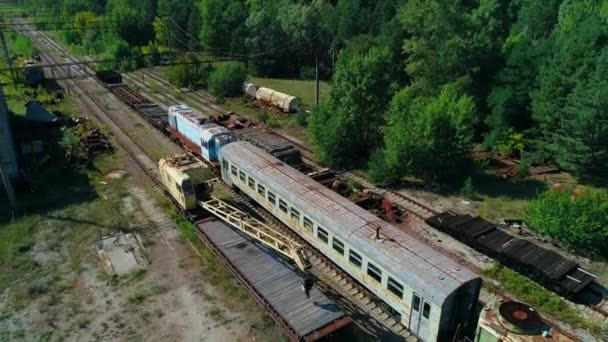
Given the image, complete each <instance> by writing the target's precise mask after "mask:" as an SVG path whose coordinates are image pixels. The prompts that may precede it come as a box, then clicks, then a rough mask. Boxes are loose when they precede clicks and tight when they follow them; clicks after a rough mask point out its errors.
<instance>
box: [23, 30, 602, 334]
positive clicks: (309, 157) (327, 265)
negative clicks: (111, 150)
mask: <svg viewBox="0 0 608 342" xmlns="http://www.w3.org/2000/svg"><path fill="white" fill-rule="evenodd" d="M34 32H37V31H34ZM37 34H40V37H42V38H41V39H43V40H45V41H46V42H47V43H46V44H47V45H48V46H49V47H51V48H53V49H55V50H56V51H59V52H60V53H62V54H66V53H67V50H66V49H65V48H63V47H62V46H61V45H59V44H57V43H56V42H54V41H53V40H52V39H50V38H48V37H46V36H44V35H43V34H41V33H37ZM65 58H66V59H68V60H70V61H78V59H76V58H74V57H71V56H69V55H68V56H67V57H65ZM50 62H53V63H56V60H54V59H53V58H52V57H51V61H50ZM72 72H73V73H75V74H77V75H78V74H79V76H81V77H83V78H87V77H89V75H91V74H93V72H89V70H87V69H86V68H85V69H80V70H76V69H74V70H73V71H68V70H64V74H65V75H69V74H72ZM146 75H147V76H148V78H150V79H153V80H155V82H156V83H157V84H159V85H161V86H164V87H168V86H170V85H169V83H168V82H167V81H164V80H162V78H161V77H160V76H158V75H157V74H155V73H151V72H147V73H146ZM127 77H128V78H130V79H132V80H136V82H135V83H139V84H142V85H143V86H144V87H146V88H148V86H147V85H145V84H143V83H141V81H139V80H137V78H136V77H134V76H131V75H128V76H127ZM66 83H67V84H71V85H73V86H74V89H78V90H77V92H78V93H79V95H81V98H82V97H83V96H85V97H86V98H88V100H87V101H83V102H85V105H87V107H89V108H90V109H91V111H92V112H93V113H95V115H96V116H98V114H97V111H100V110H101V111H102V112H103V111H104V109H103V108H104V106H103V104H100V103H99V101H98V100H96V99H95V98H94V97H92V96H90V95H89V94H88V92H87V90H86V89H84V88H83V87H81V86H79V85H77V82H75V81H72V80H68V81H66ZM192 94H195V93H194V92H190V93H184V95H186V96H189V97H190V98H192V97H194V95H192ZM155 95H156V96H155ZM155 95H152V96H151V97H154V98H156V99H157V100H159V97H163V96H164V95H163V94H155ZM196 98H197V99H196V101H195V102H196V103H198V104H199V105H200V106H203V107H205V108H207V111H213V112H214V113H224V112H225V111H223V110H222V109H221V108H219V107H217V106H215V104H213V103H211V101H210V100H209V99H208V98H206V97H204V96H202V95H201V96H196ZM86 102H88V103H86ZM91 102H92V103H93V104H91ZM159 102H162V103H163V104H165V105H172V104H174V103H176V102H180V101H179V100H178V99H175V98H173V97H171V96H164V99H163V100H162V101H161V100H159ZM95 107H97V108H96V109H95ZM218 108H219V109H218ZM105 115H106V116H108V118H106V119H104V117H103V115H100V116H98V118H99V119H100V121H103V122H105V123H106V124H108V126H110V128H112V130H113V131H114V132H116V131H115V128H116V129H118V130H121V131H122V128H121V125H120V123H119V122H117V120H116V119H115V118H113V117H112V115H111V114H108V113H105ZM106 120H109V121H106ZM110 122H111V123H110ZM112 123H113V124H112ZM122 133H123V134H116V135H117V136H119V138H120V135H127V137H128V138H129V139H130V140H131V142H129V143H127V144H126V146H125V145H123V142H121V143H120V144H121V146H123V147H124V148H125V150H126V151H128V153H129V155H130V157H131V158H132V159H133V161H134V162H135V163H136V164H137V166H138V168H139V169H141V170H142V171H143V172H144V173H145V174H146V175H148V176H149V177H150V178H151V179H152V180H153V181H154V183H155V188H156V190H157V191H159V192H163V191H162V189H161V187H160V186H159V185H158V180H157V178H156V177H155V175H154V173H155V169H156V163H154V158H151V157H150V156H147V157H148V158H149V159H150V160H151V161H152V163H151V162H150V160H149V161H145V158H143V159H144V160H141V159H142V156H144V155H147V154H146V153H145V148H144V147H145V146H141V144H139V143H138V142H137V140H136V139H133V137H130V136H129V133H128V132H126V131H123V132H122ZM274 133H275V134H277V135H279V136H281V137H282V138H283V139H285V140H287V141H289V142H290V143H292V144H293V145H294V146H296V147H297V148H298V149H300V151H301V153H302V156H303V158H304V159H305V160H306V161H307V162H309V163H312V164H313V165H316V163H315V162H314V155H313V153H312V151H311V150H310V149H309V148H308V147H306V146H304V145H303V144H301V143H300V142H298V141H295V140H293V139H291V138H289V137H288V136H285V135H283V134H280V133H278V132H274ZM121 140H122V139H121ZM132 144H135V145H136V146H137V147H138V148H139V151H137V148H132V147H133V146H132ZM146 148H147V147H146ZM134 151H135V152H134ZM151 164H152V165H153V166H152V167H151V166H150V165H151ZM339 175H341V176H342V177H343V178H344V179H347V180H348V179H352V180H353V181H356V182H359V183H360V184H362V185H363V186H365V187H367V188H370V189H372V190H373V191H377V193H379V194H382V195H384V196H386V197H387V198H388V199H389V200H391V201H393V202H394V203H396V204H398V205H400V206H402V207H403V208H405V209H407V210H408V211H409V212H410V213H412V214H413V216H415V217H417V218H419V219H421V220H424V219H426V218H428V217H430V216H433V215H435V214H436V212H435V211H434V210H433V209H432V208H430V207H428V206H426V205H424V204H421V203H419V202H418V201H417V200H415V199H413V198H410V197H409V196H407V195H404V194H402V193H399V192H396V191H393V190H387V189H378V188H375V187H374V186H373V185H372V184H371V183H369V182H368V181H367V180H366V179H365V178H364V177H363V176H361V175H358V174H357V173H356V172H347V171H343V172H340V173H339ZM258 210H259V208H258ZM260 215H261V216H262V217H264V218H265V219H273V220H274V221H275V222H276V219H274V217H272V215H270V214H269V213H263V214H260ZM279 224H280V223H279ZM314 254H315V253H313V255H314ZM317 259H318V260H319V261H316V260H317ZM312 260H315V266H316V269H320V270H321V271H322V272H319V276H320V278H322V279H323V280H324V281H326V282H328V283H331V284H333V285H334V286H335V287H336V288H337V291H339V294H340V295H343V296H345V297H346V298H348V299H349V301H350V302H352V303H355V304H356V305H357V306H358V307H360V308H362V309H364V311H365V312H366V313H367V314H368V315H370V316H371V317H374V318H377V320H378V321H380V322H382V321H383V318H384V319H385V320H388V322H387V323H386V324H385V326H389V329H391V330H392V331H393V332H395V333H398V332H399V331H401V329H399V328H397V329H394V327H395V326H397V327H398V326H399V324H398V323H396V325H392V326H391V324H392V321H390V320H389V319H392V320H393V321H395V322H396V320H394V319H393V318H392V317H391V316H390V314H389V313H388V312H386V311H384V310H383V309H382V308H381V306H380V305H379V304H378V303H377V302H376V301H375V300H373V299H370V298H369V297H366V296H365V295H361V293H362V291H360V290H363V291H366V290H365V289H362V288H361V287H360V286H359V285H357V284H352V282H351V281H349V280H348V279H347V277H348V276H346V275H345V274H344V273H343V272H341V271H340V270H338V269H335V266H333V267H332V265H333V264H332V263H331V262H330V261H328V260H327V259H326V258H324V257H323V256H321V255H319V254H318V252H316V256H313V258H312ZM351 285H352V287H351ZM344 287H347V288H348V290H347V293H344V291H343V289H344ZM351 292H352V296H349V295H350V294H351ZM497 294H500V295H501V296H502V297H504V298H508V296H506V295H505V294H502V293H501V292H497ZM357 297H360V300H358V299H357ZM603 302H606V300H604V301H603ZM366 306H367V310H365V308H366ZM588 307H589V308H590V309H592V310H594V311H597V312H600V313H602V314H603V315H604V316H605V317H606V314H607V312H606V310H605V309H603V308H599V307H595V306H591V305H590V306H588ZM368 311H369V312H370V313H368ZM374 311H375V312H377V313H378V314H377V315H374ZM554 326H555V325H554ZM403 329H405V328H403ZM560 330H561V329H560ZM405 331H406V332H407V330H405ZM562 331H563V330H562ZM402 336H404V335H402ZM408 339H415V337H413V336H409V337H408Z"/></svg>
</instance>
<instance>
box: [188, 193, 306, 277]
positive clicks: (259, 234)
mask: <svg viewBox="0 0 608 342" xmlns="http://www.w3.org/2000/svg"><path fill="white" fill-rule="evenodd" d="M199 205H200V206H201V207H203V208H204V209H206V210H207V211H209V212H210V213H211V214H213V215H215V216H217V217H218V218H219V219H221V220H223V221H224V222H226V223H228V224H229V225H231V226H233V227H234V228H236V229H238V230H240V231H242V232H243V233H245V234H247V235H249V236H251V237H252V238H254V239H256V240H258V241H260V242H262V243H263V244H265V245H266V246H268V247H270V248H272V249H273V250H275V251H276V252H278V253H280V254H282V255H283V256H285V257H287V258H289V259H291V260H293V261H294V262H295V263H296V265H297V266H298V267H299V268H300V269H301V270H303V271H306V270H307V265H308V264H309V263H308V261H307V260H306V253H305V251H304V246H302V245H301V244H299V243H297V242H296V241H294V240H293V239H292V238H290V237H289V236H287V235H285V234H282V233H280V232H279V231H277V230H276V229H274V228H272V227H270V226H267V225H266V224H264V223H263V222H261V221H259V220H257V219H255V218H253V217H251V216H249V215H248V214H247V213H245V212H243V211H241V210H239V209H238V208H236V207H233V206H231V205H230V204H228V203H226V202H224V201H222V200H220V199H217V198H212V199H211V200H209V201H206V202H202V201H199Z"/></svg>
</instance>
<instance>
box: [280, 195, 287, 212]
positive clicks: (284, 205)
mask: <svg viewBox="0 0 608 342" xmlns="http://www.w3.org/2000/svg"><path fill="white" fill-rule="evenodd" d="M279 209H281V211H282V212H284V213H286V212H287V211H288V209H287V202H285V201H283V200H282V199H280V198H279Z"/></svg>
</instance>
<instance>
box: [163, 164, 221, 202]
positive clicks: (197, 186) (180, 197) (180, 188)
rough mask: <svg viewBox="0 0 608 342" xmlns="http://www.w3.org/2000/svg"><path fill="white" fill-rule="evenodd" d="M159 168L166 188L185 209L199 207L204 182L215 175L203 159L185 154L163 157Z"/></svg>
mask: <svg viewBox="0 0 608 342" xmlns="http://www.w3.org/2000/svg"><path fill="white" fill-rule="evenodd" d="M158 168H159V172H160V178H161V181H162V183H163V185H164V186H165V189H166V190H167V192H169V194H170V195H171V197H173V199H174V200H175V201H176V202H177V204H178V205H179V206H180V207H181V208H182V209H183V210H185V211H188V210H193V209H196V208H197V207H198V203H197V199H198V197H199V196H201V195H203V191H204V186H203V185H204V182H205V181H208V180H209V179H211V178H213V176H214V175H213V171H212V170H210V169H209V168H208V167H207V166H206V165H205V164H204V163H203V162H202V161H200V160H198V159H196V158H195V157H193V156H190V155H185V154H182V155H177V156H174V157H169V158H163V159H161V160H160V161H159V162H158ZM197 195H198V196H197Z"/></svg>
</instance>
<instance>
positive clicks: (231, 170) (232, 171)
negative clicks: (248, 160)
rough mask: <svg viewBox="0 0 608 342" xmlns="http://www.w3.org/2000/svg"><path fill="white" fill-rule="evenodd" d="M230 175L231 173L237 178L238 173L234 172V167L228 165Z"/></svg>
mask: <svg viewBox="0 0 608 342" xmlns="http://www.w3.org/2000/svg"><path fill="white" fill-rule="evenodd" d="M230 173H232V174H233V175H234V176H238V171H237V170H236V166H234V165H230Z"/></svg>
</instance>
